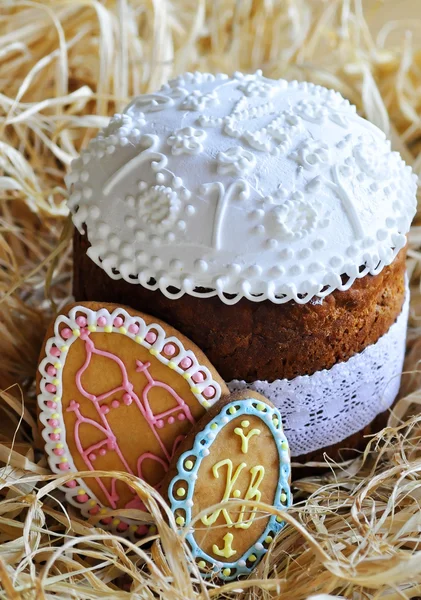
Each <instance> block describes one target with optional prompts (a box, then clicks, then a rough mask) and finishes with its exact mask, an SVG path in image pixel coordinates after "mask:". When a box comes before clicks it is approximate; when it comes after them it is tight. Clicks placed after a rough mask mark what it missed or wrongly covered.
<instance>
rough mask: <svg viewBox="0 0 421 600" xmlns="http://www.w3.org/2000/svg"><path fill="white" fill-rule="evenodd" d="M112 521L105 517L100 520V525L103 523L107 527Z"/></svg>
mask: <svg viewBox="0 0 421 600" xmlns="http://www.w3.org/2000/svg"><path fill="white" fill-rule="evenodd" d="M112 520H113V519H112V517H105V519H101V523H103V524H104V525H109V524H110V523H111V521H112Z"/></svg>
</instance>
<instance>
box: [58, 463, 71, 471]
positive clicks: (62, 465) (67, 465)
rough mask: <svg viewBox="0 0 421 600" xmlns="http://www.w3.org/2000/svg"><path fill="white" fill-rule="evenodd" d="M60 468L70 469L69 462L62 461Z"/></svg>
mask: <svg viewBox="0 0 421 600" xmlns="http://www.w3.org/2000/svg"><path fill="white" fill-rule="evenodd" d="M58 468H59V469H60V471H68V470H69V469H70V465H69V463H60V464H59V466H58Z"/></svg>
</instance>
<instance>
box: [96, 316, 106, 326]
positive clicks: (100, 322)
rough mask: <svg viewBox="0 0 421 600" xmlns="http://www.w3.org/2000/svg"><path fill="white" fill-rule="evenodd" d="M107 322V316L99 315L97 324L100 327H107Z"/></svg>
mask: <svg viewBox="0 0 421 600" xmlns="http://www.w3.org/2000/svg"><path fill="white" fill-rule="evenodd" d="M106 324H107V319H106V318H105V317H98V321H97V325H98V327H105V326H106Z"/></svg>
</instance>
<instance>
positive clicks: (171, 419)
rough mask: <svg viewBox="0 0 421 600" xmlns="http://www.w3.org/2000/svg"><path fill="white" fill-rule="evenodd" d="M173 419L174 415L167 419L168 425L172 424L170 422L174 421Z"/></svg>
mask: <svg viewBox="0 0 421 600" xmlns="http://www.w3.org/2000/svg"><path fill="white" fill-rule="evenodd" d="M174 420H175V419H174V417H170V418H169V419H168V423H169V424H170V425H172V424H173V423H174Z"/></svg>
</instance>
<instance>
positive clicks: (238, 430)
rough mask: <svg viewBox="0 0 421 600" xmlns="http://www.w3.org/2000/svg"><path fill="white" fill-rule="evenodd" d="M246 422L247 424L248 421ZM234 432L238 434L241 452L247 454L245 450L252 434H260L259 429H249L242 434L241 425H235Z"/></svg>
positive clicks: (247, 448) (247, 449)
mask: <svg viewBox="0 0 421 600" xmlns="http://www.w3.org/2000/svg"><path fill="white" fill-rule="evenodd" d="M243 423H244V421H243ZM243 423H241V425H243ZM246 423H247V424H248V421H246ZM234 433H236V434H237V435H239V436H240V438H241V452H242V453H243V454H247V452H248V451H249V441H250V440H251V438H252V437H253V436H254V435H260V429H251V431H249V432H248V433H247V435H244V429H243V427H236V428H235V429H234Z"/></svg>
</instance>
